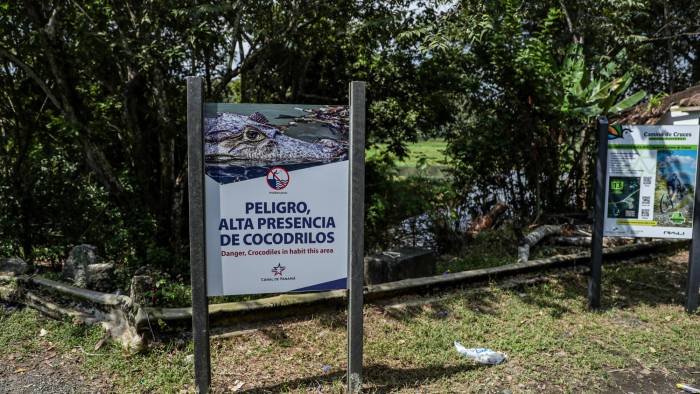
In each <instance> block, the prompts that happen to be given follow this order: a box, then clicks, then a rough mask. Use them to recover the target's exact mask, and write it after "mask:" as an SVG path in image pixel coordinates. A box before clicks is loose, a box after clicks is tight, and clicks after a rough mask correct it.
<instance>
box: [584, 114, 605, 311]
mask: <svg viewBox="0 0 700 394" xmlns="http://www.w3.org/2000/svg"><path fill="white" fill-rule="evenodd" d="M597 125H598V159H597V160H596V162H595V208H594V210H593V239H592V240H591V241H592V242H591V271H590V277H589V278H588V304H589V306H590V307H591V308H594V309H596V308H600V282H601V276H602V271H603V223H604V221H605V180H606V171H607V168H608V118H606V117H605V116H601V117H599V118H598V122H597Z"/></svg>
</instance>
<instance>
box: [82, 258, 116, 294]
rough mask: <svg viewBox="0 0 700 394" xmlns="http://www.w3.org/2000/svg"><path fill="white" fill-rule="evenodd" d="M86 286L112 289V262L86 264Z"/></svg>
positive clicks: (100, 289) (106, 289)
mask: <svg viewBox="0 0 700 394" xmlns="http://www.w3.org/2000/svg"><path fill="white" fill-rule="evenodd" d="M87 279H88V288H90V289H93V290H98V291H111V290H112V289H114V287H115V286H114V285H115V284H114V264H112V263H98V264H90V265H88V266H87Z"/></svg>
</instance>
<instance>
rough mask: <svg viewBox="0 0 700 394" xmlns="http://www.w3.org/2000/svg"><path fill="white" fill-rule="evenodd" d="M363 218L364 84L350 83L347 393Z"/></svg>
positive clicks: (352, 377)
mask: <svg viewBox="0 0 700 394" xmlns="http://www.w3.org/2000/svg"><path fill="white" fill-rule="evenodd" d="M364 216H365V83H364V82H351V83H350V234H349V245H350V259H349V261H348V293H349V294H348V393H359V392H360V391H361V389H362V345H363V342H362V341H363V327H362V324H363V322H362V303H363V300H362V295H363V294H362V291H363V287H364V286H363V285H364V283H363V281H364V277H363V275H364V257H365V252H364Z"/></svg>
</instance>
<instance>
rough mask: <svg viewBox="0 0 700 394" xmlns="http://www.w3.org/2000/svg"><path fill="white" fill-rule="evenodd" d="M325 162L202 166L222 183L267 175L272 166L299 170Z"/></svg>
mask: <svg viewBox="0 0 700 394" xmlns="http://www.w3.org/2000/svg"><path fill="white" fill-rule="evenodd" d="M323 164H328V163H325V162H314V163H290V164H284V163H282V164H274V165H247V166H242V165H233V164H209V163H207V164H206V165H205V167H204V172H205V174H207V175H209V177H211V178H212V179H214V180H215V181H217V182H219V183H220V184H222V185H224V184H227V183H233V182H240V181H245V180H248V179H254V178H262V177H264V176H266V175H267V173H268V171H270V168H272V167H282V168H284V169H285V170H287V171H294V170H301V169H302V168H309V167H315V166H319V165H323Z"/></svg>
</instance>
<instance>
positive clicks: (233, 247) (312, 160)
mask: <svg viewBox="0 0 700 394" xmlns="http://www.w3.org/2000/svg"><path fill="white" fill-rule="evenodd" d="M349 123H350V117H349V111H348V107H347V106H328V105H325V106H319V105H316V106H313V105H281V104H205V106H204V128H203V133H204V162H205V163H204V172H205V180H204V184H205V215H206V234H205V239H206V255H207V258H206V261H207V269H206V271H207V294H208V295H209V296H215V295H230V294H262V293H282V292H290V291H320V290H330V289H345V288H346V287H347V277H348V226H349V222H348V206H349V164H348V134H349V129H350V125H349Z"/></svg>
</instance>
